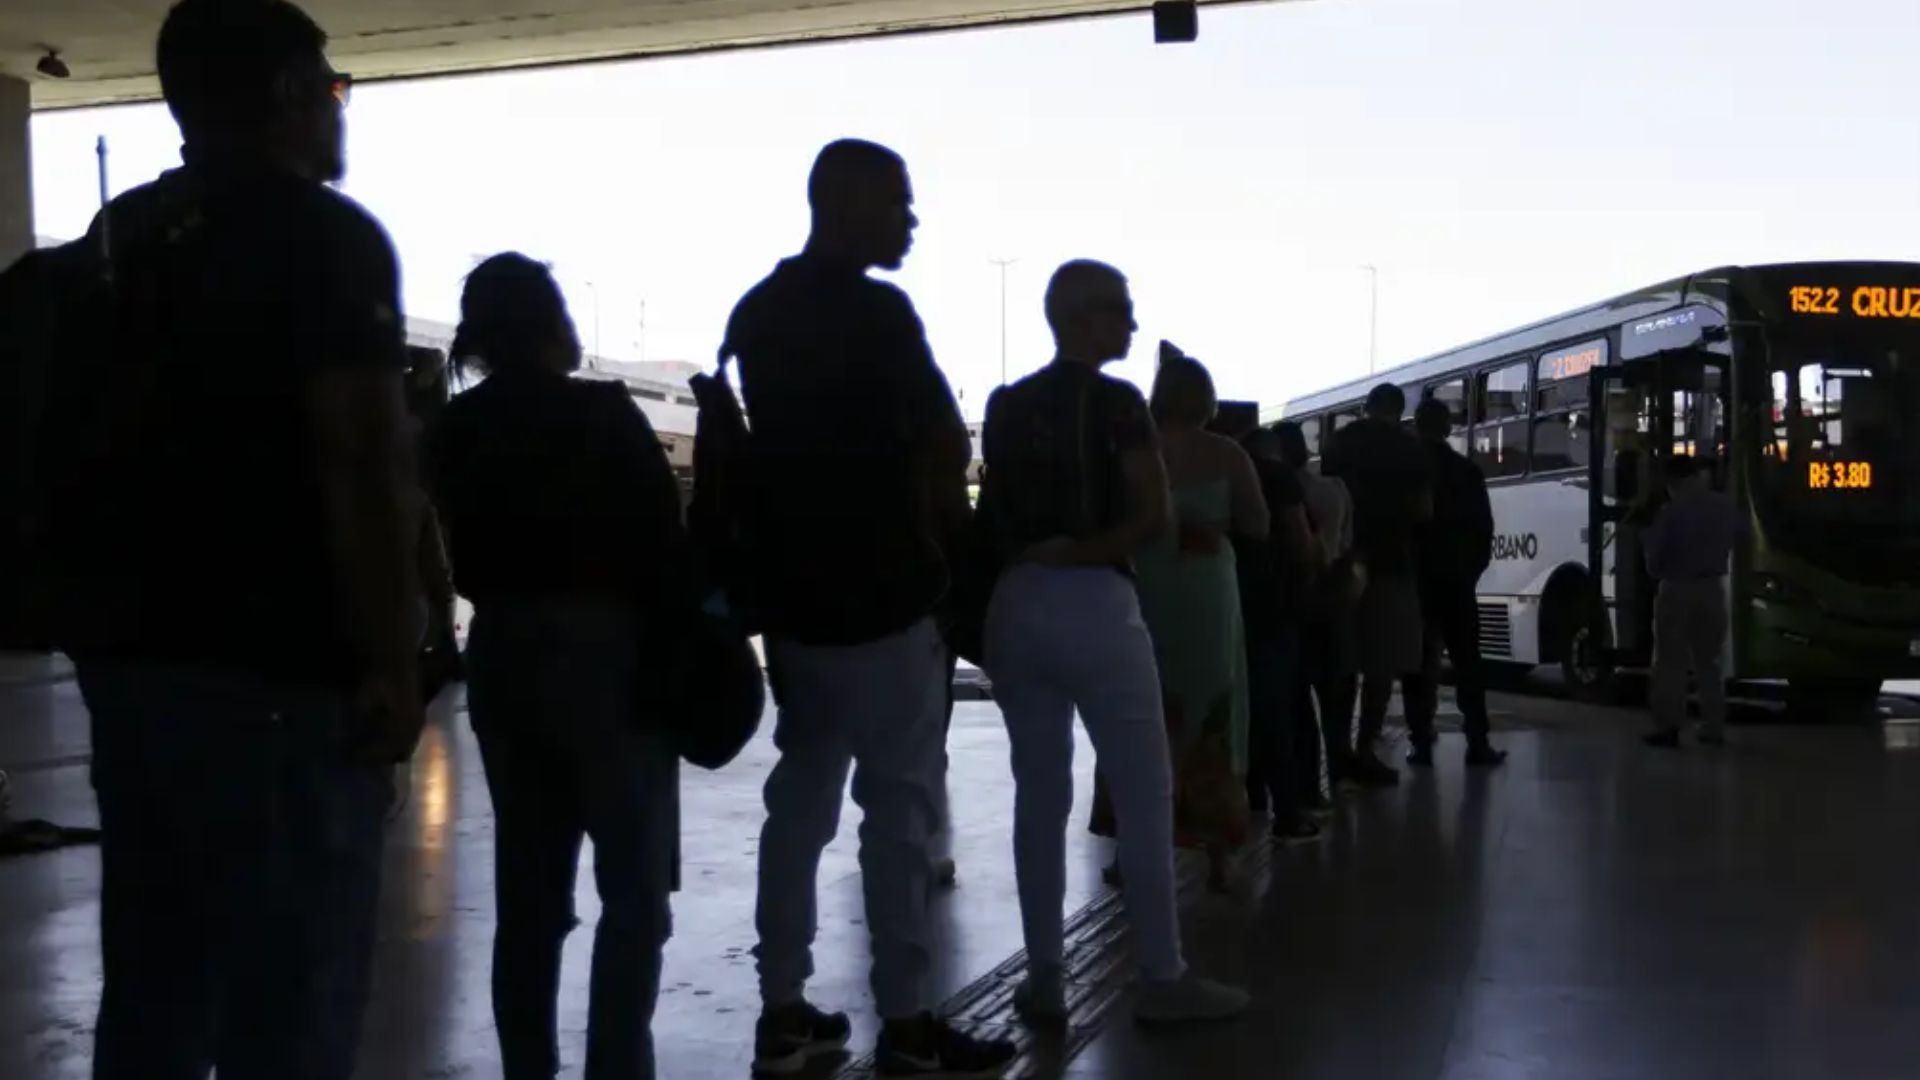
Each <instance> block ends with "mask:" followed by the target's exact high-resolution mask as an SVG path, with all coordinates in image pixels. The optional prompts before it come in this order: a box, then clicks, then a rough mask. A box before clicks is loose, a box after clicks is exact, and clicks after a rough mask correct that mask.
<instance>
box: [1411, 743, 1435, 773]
mask: <svg viewBox="0 0 1920 1080" xmlns="http://www.w3.org/2000/svg"><path fill="white" fill-rule="evenodd" d="M1407 764H1408V765H1409V766H1411V767H1413V768H1415V769H1431V768H1433V745H1432V744H1431V743H1415V744H1414V745H1413V749H1411V750H1409V751H1407Z"/></svg>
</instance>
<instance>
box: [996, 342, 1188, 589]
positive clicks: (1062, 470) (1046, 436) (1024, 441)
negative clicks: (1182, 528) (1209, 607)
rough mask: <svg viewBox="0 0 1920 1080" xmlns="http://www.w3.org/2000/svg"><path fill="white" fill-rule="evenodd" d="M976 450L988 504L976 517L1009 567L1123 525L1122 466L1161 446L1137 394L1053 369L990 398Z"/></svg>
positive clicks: (1072, 367)
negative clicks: (1059, 540) (1036, 549)
mask: <svg viewBox="0 0 1920 1080" xmlns="http://www.w3.org/2000/svg"><path fill="white" fill-rule="evenodd" d="M981 441H982V444H983V447H982V452H983V455H984V457H985V459H986V467H987V473H986V481H985V483H986V490H985V492H983V495H982V497H983V498H984V499H986V500H988V502H989V503H990V505H986V506H983V507H982V513H984V514H987V515H988V518H989V520H990V522H991V523H992V524H991V528H992V530H993V535H994V538H995V540H996V543H997V546H998V548H999V553H1000V556H1001V557H1002V558H1003V559H1011V558H1013V557H1015V556H1017V555H1018V554H1019V553H1020V552H1022V551H1024V550H1025V549H1027V548H1029V547H1031V546H1033V545H1034V544H1037V543H1039V542H1041V541H1043V540H1051V539H1053V538H1055V537H1061V536H1064V537H1068V538H1071V539H1074V540H1084V539H1087V538H1089V537H1092V536H1097V535H1099V534H1100V533H1103V532H1106V531H1108V530H1110V529H1113V528H1115V527H1116V526H1118V525H1119V524H1120V523H1121V522H1122V521H1124V520H1126V517H1127V514H1128V512H1129V511H1130V510H1131V509H1132V508H1131V507H1129V506H1128V505H1127V481H1126V476H1125V475H1124V473H1123V472H1122V469H1121V458H1122V456H1123V455H1125V454H1126V453H1127V452H1128V451H1131V450H1138V449H1142V448H1150V447H1153V446H1157V445H1158V442H1159V436H1158V434H1157V433H1156V432H1155V430H1154V426H1153V417H1152V415H1151V414H1150V413H1149V412H1148V411H1147V403H1146V401H1145V400H1143V399H1142V398H1141V396H1140V391H1139V390H1136V389H1134V387H1132V386H1131V385H1129V384H1127V383H1124V382H1121V381H1120V380H1118V379H1114V378H1110V377H1108V376H1106V375H1103V374H1101V373H1100V372H1098V371H1096V370H1094V369H1093V368H1090V367H1087V366H1085V365H1081V364H1069V363H1055V364H1051V365H1049V366H1047V367H1045V368H1042V369H1041V370H1039V371H1037V372H1034V373H1033V374H1032V375H1029V376H1027V377H1026V378H1024V379H1021V380H1020V381H1019V382H1016V383H1014V384H1013V385H1011V386H1007V387H1003V388H1001V389H999V390H996V391H995V392H994V394H993V397H992V398H991V399H989V400H988V402H987V423H986V429H985V431H984V432H983V433H982V437H981ZM1116 569H1118V570H1120V571H1121V572H1122V573H1131V572H1132V567H1131V566H1120V567H1116Z"/></svg>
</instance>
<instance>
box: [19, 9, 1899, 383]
mask: <svg viewBox="0 0 1920 1080" xmlns="http://www.w3.org/2000/svg"><path fill="white" fill-rule="evenodd" d="M1151 38H1152V35H1151V32H1150V29H1149V25H1148V23H1147V22H1146V20H1145V19H1144V18H1123V19H1112V20H1102V21H1092V22H1077V23H1067V24H1055V25H1049V26H1043V27H1038V28H1019V29H1011V30H995V31H983V32H974V33H964V34H944V35H935V36H926V37H914V38H896V39H891V40H886V41H879V42H863V43H854V44H847V45H832V46H820V47H808V48H797V49H786V50H774V51H762V52H745V53H733V54H725V55H714V56H706V57H696V58H689V59H677V60H650V61H641V62H636V63H628V64H621V65H609V66H593V67H579V68H572V69H564V70H556V71H542V72H532V73H526V74H508V75H496V76H484V77H477V78H466V79H444V80H429V81H422V82H414V83H405V84H392V85H387V86H365V87H361V88H359V89H357V90H356V93H355V97H354V101H353V104H352V107H351V109H350V111H349V115H348V124H349V130H350V136H349V137H350V143H349V154H350V164H349V169H350V172H351V175H350V177H349V179H348V181H347V184H346V190H347V191H348V192H349V193H350V194H351V195H353V196H354V197H355V198H357V199H359V200H360V201H361V202H363V203H364V204H366V206H367V207H368V208H369V209H371V210H372V211H373V212H374V213H375V214H376V215H378V216H379V217H380V218H381V219H382V220H383V221H384V222H385V223H386V225H387V228H388V229H389V230H390V231H391V232H392V234H393V238H394V241H395V243H396V244H397V245H398V247H399V251H400V256H401V261H402V266H403V269H404V273H405V276H406V303H407V307H408V310H409V313H411V314H415V315H420V316H425V317H428V318H436V319H443V320H451V318H452V317H453V315H454V314H455V312H456V310H457V300H458V295H459V284H460V277H461V275H462V274H463V273H465V272H466V271H467V270H468V269H470V268H471V267H472V266H473V264H474V263H475V262H476V261H477V258H478V257H479V256H480V255H482V254H486V253H491V252H493V251H496V250H500V249H503V248H518V249H521V250H523V251H526V252H527V253H529V254H532V255H535V256H536V257H539V258H542V259H546V260H550V261H551V262H552V263H553V264H554V265H555V267H556V270H557V272H558V274H559V275H560V277H561V278H562V281H563V284H564V285H565V286H566V287H567V291H568V294H569V296H570V298H571V300H572V304H573V309H574V316H575V319H576V321H577V322H578V324H579V326H580V330H581V336H582V338H583V340H584V341H585V342H586V343H587V345H588V347H589V348H592V347H593V343H594V340H595V338H596V336H597V337H598V338H599V341H600V348H601V351H603V352H604V353H606V354H608V355H611V356H616V357H625V358H638V357H639V356H640V353H641V344H640V341H641V338H642V334H641V330H640V327H641V321H642V302H643V301H644V312H645V316H644V317H645V326H646V331H645V334H644V350H645V358H646V359H652V360H663V359H688V360H695V361H699V362H702V363H709V362H711V359H712V355H713V349H714V347H715V345H716V344H717V343H718V340H719V336H720V332H721V330H722V327H723V325H724V322H725V319H726V315H727V312H728V311H729V310H730V308H731V306H732V304H733V302H734V301H735V300H736V299H737V298H738V296H739V295H740V294H741V293H742V292H743V291H744V290H745V289H746V288H747V287H749V286H751V285H752V284H753V283H754V282H755V281H756V280H758V279H759V277H760V276H762V275H763V274H764V273H765V272H766V271H767V270H768V269H769V268H770V267H771V266H772V264H773V263H774V261H775V260H777V259H778V258H780V257H781V256H783V255H786V254H789V253H791V252H792V251H794V250H796V249H797V248H798V247H799V246H800V244H801V242H802V241H803V240H804V237H805V232H806V220H807V219H806V207H805V198H804V194H805V191H804V187H805V176H806V171H807V167H808V165H809V164H810V162H811V160H812V156H813V154H814V152H815V151H816V150H817V149H818V148H819V147H820V146H821V145H822V144H824V143H825V142H826V141H828V140H830V139H832V138H834V137H837V136H841V135H860V136H865V137H869V138H874V139H878V140H881V141H883V142H886V143H889V144H891V145H892V146H894V147H896V148H897V149H899V150H900V151H901V152H902V153H903V154H904V155H905V156H906V158H907V161H908V163H909V167H910V169H911V170H912V173H913V178H914V182H915V186H916V188H917V194H918V198H919V205H918V210H919V213H920V215H921V218H922V221H923V225H922V227H921V230H920V233H919V236H918V241H917V244H916V247H915V249H914V252H913V254H912V255H911V257H910V258H909V261H908V263H907V266H906V268H905V269H904V270H903V271H902V272H901V273H900V274H899V275H898V278H897V280H898V281H899V282H900V284H902V285H903V286H904V287H905V288H907V290H908V291H909V292H910V293H911V294H912V295H913V297H914V299H915V301H916V302H917V304H918V305H919V308H920V312H921V316H922V318H923V319H924V320H925V321H926V323H927V327H928V331H929V335H930V337H931V339H932V342H933V346H934V351H935V353H936V355H937V356H938V357H939V358H940V361H941V363H942V366H944V367H945V368H946V370H947V373H948V376H949V378H950V379H951V380H952V381H953V383H954V385H955V387H956V388H957V389H959V390H961V391H962V396H963V399H964V403H965V408H966V410H967V412H968V413H969V415H975V414H977V413H978V412H979V410H980V409H981V408H983V407H984V404H985V400H986V394H987V392H988V391H989V390H990V389H991V388H992V387H993V386H994V385H995V384H997V383H998V381H999V379H1000V355H1001V354H1000V307H999V295H1000V294H999V283H1000V276H999V275H1000V272H999V270H998V269H997V268H996V267H994V266H993V265H992V264H991V262H990V260H992V259H995V258H1018V259H1019V260H1020V262H1018V263H1017V264H1015V265H1014V266H1013V267H1012V268H1011V270H1010V272H1009V275H1008V296H1009V306H1010V311H1009V316H1008V331H1007V332H1008V337H1009V339H1010V350H1009V351H1010V358H1009V361H1008V363H1009V367H1010V371H1011V374H1013V375H1016V376H1017V375H1018V374H1020V373H1022V372H1024V371H1027V370H1030V369H1032V368H1034V367H1037V366H1039V365H1040V364H1042V363H1044V362H1045V361H1046V360H1047V359H1048V358H1049V356H1050V341H1049V339H1048V337H1047V333H1046V326H1045V323H1044V321H1043V320H1042V318H1041V314H1040V296H1041V291H1042V289H1043V288H1044V287H1045V283H1046V277H1047V274H1048V273H1049V272H1050V271H1051V270H1052V269H1053V267H1054V266H1056V265H1058V264H1059V263H1060V262H1061V261H1063V260H1065V259H1067V258H1070V257H1075V256H1093V257H1098V258H1104V259H1107V260H1109V261H1112V262H1114V263H1115V264H1117V265H1118V266H1120V267H1121V268H1122V269H1123V270H1125V271H1127V272H1128V274H1129V275H1130V276H1131V277H1132V279H1133V282H1134V291H1135V296H1136V300H1137V302H1138V305H1139V317H1140V322H1141V334H1140V336H1139V339H1138V341H1137V343H1136V345H1135V351H1134V356H1133V358H1132V359H1131V360H1129V361H1128V362H1127V363H1126V364H1125V365H1124V366H1123V367H1121V368H1119V369H1118V373H1120V374H1122V375H1125V376H1127V377H1130V378H1133V379H1135V380H1136V381H1142V382H1144V381H1145V380H1146V379H1148V378H1150V376H1151V365H1152V362H1153V353H1154V342H1155V341H1156V340H1157V339H1159V338H1161V337H1167V338H1171V339H1172V340H1173V341H1175V342H1176V343H1178V344H1180V345H1181V346H1182V347H1183V348H1185V349H1186V350H1187V351H1188V352H1190V353H1192V354H1193V355H1195V356H1198V357H1200V358H1202V359H1203V360H1205V361H1207V362H1208V364H1209V365H1210V366H1211V367H1212V368H1213V369H1214V372H1215V375H1216V378H1217V379H1218V381H1219V383H1220V387H1221V392H1222V395H1223V396H1226V397H1237V398H1253V399H1257V400H1259V401H1261V402H1262V403H1263V404H1272V403H1274V402H1277V401H1279V400H1281V399H1283V398H1284V397H1286V396H1288V395H1291V394H1296V393H1302V392H1307V391H1311V390H1316V389H1320V388H1322V387H1324V386H1326V385H1330V384H1332V383H1335V382H1338V381H1342V380H1344V379H1347V378H1353V377H1357V376H1359V375H1362V374H1365V373H1366V371H1367V368H1368V351H1369V331H1368V298H1369V274H1368V273H1367V271H1365V270H1364V269H1362V267H1363V266H1365V265H1369V264H1370V265H1374V266H1377V267H1378V268H1379V335H1378V352H1379V358H1380V365H1381V366H1382V367H1387V366H1390V365H1392V364H1395V363H1400V362H1403V361H1406V360H1410V359H1414V358H1416V357H1418V356H1420V355H1422V354H1424V353H1428V352H1432V351H1437V350H1440V349H1444V348H1447V347H1449V346H1452V345H1455V344H1459V343H1462V342H1464V341H1467V340H1470V339H1473V338H1476V337H1481V336H1485V335H1487V334H1490V333H1495V332H1498V331H1501V330H1504V329H1507V328H1510V327H1512V326H1516V325H1519V324H1522V323H1525V322H1530V321H1532V320H1534V319H1537V318H1540V317H1544V316H1547V315H1552V314H1554V313H1556V312H1559V311H1561V310H1564V309H1566V308H1570V307H1574V306H1578V305H1581V304H1585V303H1588V302H1591V301H1594V300H1599V299H1602V298H1604V297H1606V296H1609V295H1612V294H1614V293H1618V292H1622V291H1625V290H1627V289H1630V288H1634V287H1637V286H1640V285H1645V284H1650V283H1653V282H1655V281H1658V280H1662V279H1664V278H1667V277H1670V276H1676V275H1678V274H1681V273H1685V272H1687V271H1691V270H1698V269H1705V268H1707V267H1710V266H1715V265H1720V264H1724V263H1733V262H1767V261H1787V260H1797V259H1820V258H1847V259H1853V258H1888V259H1903V260H1916V261H1920V111H1916V109H1915V103H1916V102H1920V64H1916V63H1914V61H1913V48H1914V43H1915V42H1916V41H1920V3H1915V2H1914V0H1822V2H1821V3H1818V4H1813V3H1807V2H1805V0H1688V2H1687V3H1674V2H1673V0H1561V2H1553V3H1542V2H1540V0H1454V2H1451V3H1437V2H1434V0H1311V2H1306V3H1277V4H1267V5H1250V6H1236V7H1230V8H1226V9H1220V10H1203V11H1202V19H1201V31H1200V41H1199V42H1198V43H1197V44H1195V45H1189V46H1158V47H1156V46H1155V45H1153V44H1152V40H1151ZM101 134H104V135H106V136H107V138H108V141H109V144H110V146H111V149H112V159H111V160H112V183H113V186H114V188H115V189H116V190H118V189H121V188H124V187H127V186H131V185H134V184H137V183H141V182H144V181H146V180H148V179H150V178H152V177H153V176H154V175H156V174H157V173H158V172H160V171H161V170H162V169H164V168H167V167H169V166H171V165H173V164H175V163H177V161H178V154H177V143H178V139H177V136H176V135H175V133H174V131H173V128H172V125H171V123H170V121H169V119H168V117H167V115H166V113H165V111H164V110H163V109H161V108H159V107H154V106H149V107H139V108H128V109H118V110H105V111H86V112H68V113H58V114H42V115H39V116H36V117H35V119H34V132H33V135H34V155H35V156H34V176H35V182H36V188H37V190H36V198H37V200H38V217H39V226H40V231H41V232H42V233H46V234H51V235H55V236H69V235H74V234H77V233H78V232H79V231H80V230H82V229H83V228H84V227H85V225H86V222H87V220H88V218H89V217H90V215H91V214H92V212H93V210H94V209H95V204H96V201H97V198H96V184H95V172H94V156H93V141H94V138H95V136H97V135H101ZM589 283H591V284H589ZM596 307H597V309H598V318H597V323H598V332H597V335H596V329H595V325H596V314H595V312H596Z"/></svg>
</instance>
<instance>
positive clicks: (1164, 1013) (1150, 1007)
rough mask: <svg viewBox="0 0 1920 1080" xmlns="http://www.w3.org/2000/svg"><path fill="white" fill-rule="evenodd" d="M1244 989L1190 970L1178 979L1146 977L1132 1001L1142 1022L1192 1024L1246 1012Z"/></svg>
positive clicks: (1138, 1019) (1247, 1002)
mask: <svg viewBox="0 0 1920 1080" xmlns="http://www.w3.org/2000/svg"><path fill="white" fill-rule="evenodd" d="M1252 1000H1253V999H1252V998H1251V997H1249V996H1248V994H1247V992H1246V991H1245V990H1241V989H1238V988H1236V987H1232V986H1227V985H1225V984H1224V983H1217V982H1214V981H1213V980H1212V979H1203V978H1201V977H1199V976H1198V975H1194V974H1192V973H1191V972H1189V973H1188V974H1186V975H1182V976H1181V977H1179V978H1178V979H1146V980H1144V981H1142V982H1141V984H1140V996H1138V997H1136V998H1135V999H1134V1002H1133V1018H1134V1019H1135V1020H1136V1021H1138V1022H1140V1023H1142V1024H1191V1023H1198V1022H1201V1021H1206V1020H1231V1019H1233V1018H1234V1017H1236V1016H1239V1015H1240V1014H1241V1013H1243V1012H1246V1011H1247V1006H1248V1005H1249V1004H1251V1003H1252Z"/></svg>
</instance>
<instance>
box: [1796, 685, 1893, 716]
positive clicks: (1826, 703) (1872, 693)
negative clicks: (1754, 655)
mask: <svg viewBox="0 0 1920 1080" xmlns="http://www.w3.org/2000/svg"><path fill="white" fill-rule="evenodd" d="M1787 715H1788V716H1789V717H1791V718H1793V719H1795V720H1807V721H1819V722H1823V723H1842V724H1850V723H1867V722H1872V721H1874V720H1878V719H1879V718H1880V680H1879V679H1789V680H1787Z"/></svg>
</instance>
